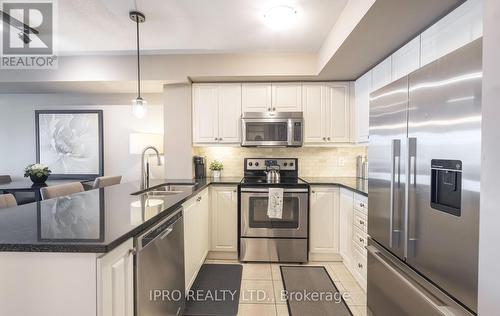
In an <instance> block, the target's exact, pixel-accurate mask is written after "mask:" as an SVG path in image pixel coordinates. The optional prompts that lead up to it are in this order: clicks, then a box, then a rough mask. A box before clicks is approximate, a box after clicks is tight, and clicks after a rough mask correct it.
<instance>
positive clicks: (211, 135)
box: [193, 84, 219, 143]
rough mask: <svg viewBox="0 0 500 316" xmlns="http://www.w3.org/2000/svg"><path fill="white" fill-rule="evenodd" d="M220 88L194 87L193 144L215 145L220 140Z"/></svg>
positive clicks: (201, 85) (212, 86) (211, 86)
mask: <svg viewBox="0 0 500 316" xmlns="http://www.w3.org/2000/svg"><path fill="white" fill-rule="evenodd" d="M217 94H218V86H217V85H215V84H214V85H212V84H200V85H193V142H194V143H213V142H215V143H216V142H217V141H218V139H219V112H218V107H219V104H218V103H219V101H218V95H217Z"/></svg>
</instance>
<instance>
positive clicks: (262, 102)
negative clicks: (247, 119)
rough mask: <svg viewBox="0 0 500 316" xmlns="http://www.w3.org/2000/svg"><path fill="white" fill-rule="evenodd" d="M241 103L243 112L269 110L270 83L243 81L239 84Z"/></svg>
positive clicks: (270, 106)
mask: <svg viewBox="0 0 500 316" xmlns="http://www.w3.org/2000/svg"><path fill="white" fill-rule="evenodd" d="M241 105H242V109H243V112H267V111H271V108H272V105H271V84H270V83H243V84H242V85H241Z"/></svg>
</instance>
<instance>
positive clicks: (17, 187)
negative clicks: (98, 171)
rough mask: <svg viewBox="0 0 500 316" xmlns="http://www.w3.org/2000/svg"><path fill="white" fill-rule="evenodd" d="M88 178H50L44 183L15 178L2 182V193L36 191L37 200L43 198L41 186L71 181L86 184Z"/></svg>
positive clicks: (0, 185) (0, 188) (0, 191)
mask: <svg viewBox="0 0 500 316" xmlns="http://www.w3.org/2000/svg"><path fill="white" fill-rule="evenodd" d="M87 181H88V180H82V179H48V180H47V181H45V182H44V183H33V182H32V181H31V180H30V179H28V178H26V179H13V180H12V181H10V182H3V183H0V193H13V194H14V195H15V194H16V193H20V192H28V193H34V199H35V202H38V201H41V200H42V195H41V193H40V189H41V188H45V187H50V186H54V185H59V184H64V183H71V182H81V183H82V184H84V183H85V182H87Z"/></svg>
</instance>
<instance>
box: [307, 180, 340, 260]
mask: <svg viewBox="0 0 500 316" xmlns="http://www.w3.org/2000/svg"><path fill="white" fill-rule="evenodd" d="M309 220H310V224H309V227H311V230H310V234H309V251H310V259H311V260H314V261H322V260H324V261H329V260H336V259H338V253H339V238H340V232H339V227H340V222H339V220H340V214H339V188H338V187H336V186H335V187H334V186H313V187H311V207H310V215H309Z"/></svg>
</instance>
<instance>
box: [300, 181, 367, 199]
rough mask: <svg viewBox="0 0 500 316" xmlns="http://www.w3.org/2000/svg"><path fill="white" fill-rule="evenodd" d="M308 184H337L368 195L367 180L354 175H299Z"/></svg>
mask: <svg viewBox="0 0 500 316" xmlns="http://www.w3.org/2000/svg"><path fill="white" fill-rule="evenodd" d="M301 179H302V180H304V181H305V182H307V183H309V184H310V185H339V186H341V187H344V188H347V189H349V190H352V191H354V192H356V193H359V194H362V195H365V196H368V180H366V179H361V178H355V177H301Z"/></svg>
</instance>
